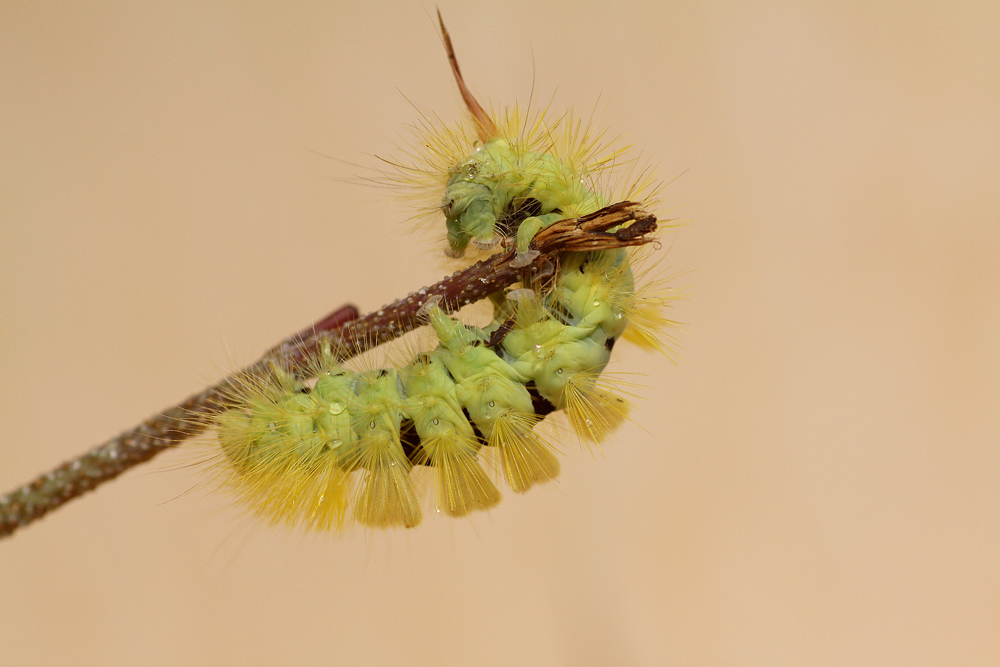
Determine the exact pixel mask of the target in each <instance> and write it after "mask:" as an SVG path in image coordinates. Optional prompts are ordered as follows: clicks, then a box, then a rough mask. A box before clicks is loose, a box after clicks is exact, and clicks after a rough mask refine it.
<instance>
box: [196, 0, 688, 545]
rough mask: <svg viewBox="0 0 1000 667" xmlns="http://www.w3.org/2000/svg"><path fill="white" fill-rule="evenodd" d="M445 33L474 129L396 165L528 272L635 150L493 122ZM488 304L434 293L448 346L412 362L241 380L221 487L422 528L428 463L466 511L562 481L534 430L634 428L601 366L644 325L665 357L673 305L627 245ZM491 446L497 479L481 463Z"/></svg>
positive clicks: (336, 364)
mask: <svg viewBox="0 0 1000 667" xmlns="http://www.w3.org/2000/svg"><path fill="white" fill-rule="evenodd" d="M439 17H440V15H439ZM441 30H442V34H443V37H444V42H445V48H446V51H447V54H448V58H449V61H450V63H451V66H452V71H453V73H454V76H455V79H456V82H457V83H458V86H459V89H460V91H461V93H462V97H463V99H464V100H465V103H466V106H467V108H468V111H469V113H470V117H471V124H466V125H464V126H462V127H460V128H451V129H448V128H438V129H434V130H432V129H431V128H424V129H423V130H422V136H421V143H422V144H423V145H425V146H427V147H428V149H429V151H430V154H429V156H428V157H427V158H426V164H425V165H424V166H423V167H414V166H404V165H396V166H397V167H398V168H399V171H400V174H401V180H407V181H411V182H416V183H417V184H418V185H423V186H428V185H429V184H430V183H431V182H432V183H433V187H434V189H436V192H437V193H439V194H437V195H436V196H437V197H438V198H439V199H438V202H439V205H438V206H437V210H439V211H440V212H441V213H443V214H444V218H445V227H446V229H447V238H448V245H449V248H448V253H449V254H450V255H452V256H454V257H461V256H462V255H463V254H464V253H465V252H466V250H467V249H468V248H469V247H470V246H472V247H476V248H494V247H496V246H498V245H500V244H506V245H508V247H509V245H510V244H513V245H514V247H515V251H516V259H515V260H514V262H513V263H512V264H513V265H514V266H518V265H527V264H530V263H531V261H532V260H533V259H534V258H535V256H537V251H535V250H533V249H532V240H533V239H534V237H535V236H536V235H537V234H538V232H539V231H541V230H543V229H545V228H547V227H548V226H550V225H552V224H553V223H555V222H557V221H560V220H564V219H567V218H575V217H580V216H584V215H587V214H590V213H593V212H595V211H597V210H599V209H601V208H603V207H605V206H607V205H608V204H609V203H610V201H612V200H611V198H610V197H609V196H608V195H607V194H606V193H604V194H602V193H600V192H599V191H598V188H597V187H596V186H595V182H596V181H595V177H596V175H597V174H600V173H602V172H603V171H605V170H609V169H611V168H612V167H614V166H616V165H619V164H621V163H622V161H621V159H620V156H621V154H622V152H621V151H618V150H613V151H608V150H605V149H603V148H601V147H600V146H599V145H598V142H597V139H599V138H600V133H598V134H597V135H594V134H592V133H590V132H589V130H587V129H581V127H580V126H579V125H578V124H574V123H573V122H572V120H571V119H569V118H568V117H563V118H561V119H558V120H556V121H552V122H549V121H548V120H546V118H545V117H544V114H541V115H539V116H537V117H535V118H534V120H532V121H530V122H526V121H525V120H524V118H523V117H522V116H521V114H519V113H518V112H517V111H516V110H512V111H508V112H506V113H504V114H503V116H502V117H501V118H500V120H499V121H498V120H495V118H494V115H491V114H489V113H487V112H486V111H485V110H484V109H483V107H482V106H480V105H479V103H478V102H477V101H476V100H475V98H474V97H473V96H472V94H471V92H469V89H468V87H467V86H466V84H465V82H464V80H463V78H462V75H461V72H460V70H459V67H458V61H457V59H456V58H455V54H454V50H453V48H452V45H451V39H450V37H449V35H448V33H447V30H446V29H445V27H444V24H443V22H442V23H441ZM428 173H429V175H428ZM643 178H645V172H643ZM631 187H632V190H631V191H630V192H629V194H634V193H635V192H636V191H638V190H642V189H643V187H642V185H639V184H637V183H632V184H631ZM441 193H443V194H441ZM657 289H658V287H657ZM490 298H491V301H492V302H493V309H494V319H493V321H492V322H491V323H490V324H489V325H488V326H486V327H483V328H479V327H474V326H471V325H468V324H464V323H462V322H460V321H458V320H456V319H454V318H452V317H451V316H449V315H448V314H447V313H446V312H445V311H444V310H443V309H442V308H441V307H440V305H439V298H435V297H432V298H430V299H428V300H427V301H426V302H425V303H424V305H423V306H422V307H421V309H420V311H419V313H418V318H420V320H421V322H424V323H426V324H427V325H428V326H429V327H430V329H431V330H432V331H433V333H434V335H435V337H436V339H437V345H436V347H434V348H433V349H430V350H424V351H421V352H419V353H417V354H415V356H413V358H412V359H411V360H410V361H409V362H408V363H406V364H405V365H401V366H400V367H398V368H370V369H366V370H350V369H348V368H345V367H344V366H343V365H341V360H342V359H344V358H347V357H349V356H350V354H349V350H343V349H336V348H334V347H333V346H332V345H329V344H328V345H327V346H326V347H325V348H324V349H323V350H322V351H321V353H320V355H319V358H317V359H315V360H313V361H312V362H311V363H310V364H309V365H308V367H307V368H306V369H305V370H304V371H303V370H302V369H293V368H291V367H284V366H278V365H275V366H274V367H273V368H272V369H271V370H272V372H271V373H269V374H254V375H246V376H244V377H242V378H241V380H240V382H238V383H237V385H236V389H234V390H233V392H232V395H231V396H230V400H229V406H228V408H227V409H225V410H223V411H221V412H220V413H219V414H217V415H215V417H214V419H213V425H214V427H215V431H216V434H217V441H218V446H219V448H220V449H221V455H220V456H218V457H216V458H217V460H218V461H219V464H218V465H217V467H216V471H217V474H218V475H219V477H220V478H221V481H222V483H223V484H224V485H225V486H227V487H229V488H231V489H232V490H233V491H234V492H235V494H236V495H237V496H238V498H239V499H240V500H241V502H242V503H243V504H244V505H245V506H247V507H248V508H250V509H251V510H252V511H253V512H254V513H255V514H257V515H258V516H259V517H261V518H262V519H264V520H265V521H267V522H270V523H282V524H287V525H292V526H300V527H302V528H305V529H308V530H320V531H325V530H336V529H340V528H342V527H343V526H345V525H347V524H348V523H349V522H351V521H355V522H357V523H359V524H362V525H365V526H370V527H379V528H383V527H396V526H402V527H412V526H416V525H417V524H419V523H420V521H421V503H420V501H419V499H418V494H417V492H416V490H415V487H414V483H413V480H412V477H413V476H412V474H411V473H412V471H413V469H414V468H416V467H425V468H427V469H429V470H430V472H431V473H432V477H433V480H434V487H435V490H436V491H435V503H436V506H437V507H438V508H439V509H440V510H442V511H443V512H444V513H446V514H448V515H450V516H456V517H460V516H466V515H468V514H469V513H471V512H473V511H479V510H485V509H489V508H491V507H493V506H495V505H496V504H497V503H498V502H500V499H501V493H500V491H499V490H498V488H497V484H496V483H495V482H496V481H497V477H500V476H502V478H503V479H504V481H505V482H506V484H507V485H508V486H509V487H510V488H511V490H513V491H514V492H515V493H523V492H525V491H527V490H528V489H530V488H531V487H532V486H534V485H536V484H540V483H543V482H547V481H549V480H552V479H554V478H555V477H557V476H558V474H559V460H558V458H557V457H556V455H555V450H554V448H553V446H552V444H551V443H550V442H549V441H548V440H547V439H546V438H545V437H543V435H542V434H540V433H539V431H538V429H537V428H536V426H537V425H538V423H539V422H540V421H541V420H542V419H543V418H544V417H545V416H546V415H548V414H549V413H552V412H556V411H565V412H566V413H567V415H568V417H569V423H570V425H571V426H572V427H573V429H574V430H575V432H576V433H577V435H578V437H579V438H580V440H581V441H583V442H601V441H603V440H605V439H606V438H607V437H608V435H609V434H610V433H611V432H612V431H614V430H615V429H616V428H617V427H618V426H620V425H621V423H622V422H623V421H624V420H625V419H626V418H627V416H628V412H629V408H630V406H631V404H630V402H629V401H628V400H626V399H625V398H624V397H622V396H620V395H619V394H618V393H617V392H616V387H615V386H614V383H613V382H612V381H610V380H609V379H608V378H607V376H606V375H602V373H603V371H604V369H605V367H606V365H607V364H608V361H609V359H610V355H611V351H612V349H613V348H614V346H615V343H616V341H617V340H618V339H619V338H621V337H622V336H623V335H624V334H625V333H626V331H628V330H629V328H630V327H631V328H636V325H639V328H640V331H639V332H638V338H639V339H640V340H641V341H645V342H646V344H647V345H652V346H654V347H660V349H664V342H663V340H664V338H665V337H666V334H665V333H664V328H665V327H668V326H671V325H672V324H673V323H672V322H670V321H669V320H667V319H666V318H665V317H664V316H663V315H662V314H661V310H662V308H663V306H665V305H668V304H667V303H666V300H667V299H668V298H669V297H667V296H664V295H663V294H661V293H657V294H650V293H649V290H645V289H644V288H637V287H636V280H635V277H634V275H633V270H632V263H631V258H630V255H629V253H628V251H626V250H624V249H616V250H603V251H592V252H574V253H567V254H565V255H564V256H563V257H562V258H561V259H560V261H559V263H558V266H556V267H555V268H554V269H553V271H552V272H551V274H550V275H548V276H545V277H544V279H543V278H542V277H540V276H538V275H537V274H536V276H535V278H533V279H530V280H529V279H528V278H525V282H524V283H522V284H521V286H520V287H519V288H517V289H513V290H508V291H502V292H497V293H495V294H493V295H491V297H490ZM643 325H645V326H643ZM484 448H486V451H492V452H493V453H494V454H495V457H494V458H495V461H496V468H497V474H496V475H492V476H491V475H489V474H487V472H486V470H484V468H483V467H482V465H481V459H482V458H483V456H482V455H483V453H484Z"/></svg>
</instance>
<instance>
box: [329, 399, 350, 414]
mask: <svg viewBox="0 0 1000 667" xmlns="http://www.w3.org/2000/svg"><path fill="white" fill-rule="evenodd" d="M346 409H347V406H345V405H344V404H343V403H340V402H338V401H334V402H333V403H331V404H330V407H329V408H328V410H329V411H330V414H331V415H339V414H341V413H343V412H344V410H346Z"/></svg>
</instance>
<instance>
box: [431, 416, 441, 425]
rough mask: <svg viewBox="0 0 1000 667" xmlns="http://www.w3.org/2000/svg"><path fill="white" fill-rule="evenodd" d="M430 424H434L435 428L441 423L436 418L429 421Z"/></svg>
mask: <svg viewBox="0 0 1000 667" xmlns="http://www.w3.org/2000/svg"><path fill="white" fill-rule="evenodd" d="M431 423H432V424H434V425H435V426H437V425H438V424H440V423H441V420H440V419H438V418H437V417H435V418H434V419H432V420H431Z"/></svg>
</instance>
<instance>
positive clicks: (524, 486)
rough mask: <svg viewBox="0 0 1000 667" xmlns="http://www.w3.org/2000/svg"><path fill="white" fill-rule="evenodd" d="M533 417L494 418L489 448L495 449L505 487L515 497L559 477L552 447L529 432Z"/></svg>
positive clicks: (511, 416)
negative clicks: (505, 483) (512, 492)
mask: <svg viewBox="0 0 1000 667" xmlns="http://www.w3.org/2000/svg"><path fill="white" fill-rule="evenodd" d="M535 423H536V418H535V417H534V416H533V415H530V416H529V415H522V414H517V413H515V412H509V411H508V412H506V413H504V414H503V415H500V416H499V417H497V419H496V421H495V422H494V424H493V432H492V433H491V434H490V436H489V444H490V445H492V446H494V447H496V449H497V452H498V454H499V457H500V466H501V468H502V470H503V474H504V477H505V478H506V480H507V484H509V485H510V488H511V489H512V490H513V491H514V492H515V493H524V492H525V491H527V490H528V489H530V488H531V487H532V486H534V485H535V484H541V483H543V482H548V481H550V480H553V479H555V478H556V477H558V476H559V459H557V458H556V457H555V455H554V454H553V453H552V447H551V445H549V444H548V443H547V442H545V440H543V439H542V438H541V437H539V435H538V434H537V433H535V432H534V430H532V428H533V427H534V425H535Z"/></svg>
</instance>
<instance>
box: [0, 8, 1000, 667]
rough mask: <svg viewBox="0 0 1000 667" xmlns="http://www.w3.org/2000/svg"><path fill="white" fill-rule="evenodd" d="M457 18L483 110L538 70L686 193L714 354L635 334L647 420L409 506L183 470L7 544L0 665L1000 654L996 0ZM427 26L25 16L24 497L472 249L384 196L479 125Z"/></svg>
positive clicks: (676, 259)
mask: <svg viewBox="0 0 1000 667" xmlns="http://www.w3.org/2000/svg"><path fill="white" fill-rule="evenodd" d="M441 9H442V11H443V12H444V15H445V18H446V20H447V22H448V25H449V27H450V29H451V31H452V33H453V37H454V39H455V43H456V48H457V49H458V54H459V57H460V58H461V62H462V65H463V69H464V71H465V72H466V74H467V78H468V80H469V83H470V85H471V87H472V88H473V90H474V91H476V92H477V93H478V94H479V95H480V96H482V97H484V98H485V97H489V98H490V99H492V100H493V101H495V102H500V103H504V102H509V101H513V100H518V99H520V100H522V101H523V100H525V99H527V97H528V95H529V93H530V92H531V88H532V74H533V67H534V72H535V78H534V86H535V90H536V98H542V99H547V98H548V97H549V96H550V95H551V94H552V93H553V91H557V93H556V97H555V102H554V108H557V109H558V108H576V109H579V110H583V111H590V110H591V109H594V108H595V104H596V108H597V116H598V117H599V118H600V119H601V122H605V123H607V124H608V125H609V127H610V128H611V131H612V134H618V133H620V134H622V135H623V136H624V137H626V138H627V139H629V140H631V141H633V142H634V143H635V144H636V145H637V146H638V147H639V148H641V150H642V152H643V154H644V155H647V156H649V157H650V158H651V159H653V160H655V161H657V162H659V164H660V169H659V174H660V176H661V177H662V178H663V179H665V180H669V181H672V182H671V183H670V185H669V187H668V188H667V189H666V191H665V194H666V196H667V197H668V200H667V201H666V202H665V204H664V205H663V207H662V209H663V210H664V211H668V209H672V210H669V211H668V215H673V216H679V217H682V218H684V219H687V220H690V221H691V224H690V226H688V227H687V228H686V229H684V230H682V231H681V232H680V233H679V234H677V235H676V236H675V237H674V238H673V240H672V242H671V248H670V255H669V258H668V260H667V261H666V264H667V265H669V266H675V267H677V268H684V269H693V270H694V272H693V273H691V274H689V275H687V276H686V277H685V278H684V279H683V280H682V281H681V283H682V284H683V285H684V286H687V287H689V288H690V290H691V292H692V293H693V295H694V296H693V298H692V299H691V300H690V301H688V302H685V303H682V304H680V305H679V307H678V308H677V309H676V311H675V315H676V317H677V318H678V319H681V320H683V321H685V322H687V323H689V325H690V326H689V330H688V332H687V333H685V334H683V336H682V338H683V345H684V350H683V361H682V362H681V364H680V365H679V366H678V367H675V366H673V365H671V364H670V363H669V362H668V361H666V360H664V359H662V358H659V357H656V356H650V355H646V354H644V353H642V352H639V351H637V350H635V349H627V348H626V346H620V347H619V348H618V349H616V350H615V353H616V358H617V362H616V364H615V369H616V370H619V371H633V372H634V371H642V372H645V373H646V374H647V377H646V378H644V379H643V380H642V381H643V382H644V383H645V384H647V385H648V389H646V390H644V393H645V394H646V395H647V397H648V400H647V401H646V402H645V403H644V404H643V405H642V407H641V409H639V410H637V411H636V414H635V415H634V418H635V421H636V424H629V425H628V426H627V427H626V428H625V429H623V431H622V432H621V434H620V438H619V441H618V442H617V443H615V444H613V445H610V446H607V447H605V448H604V450H603V451H602V452H600V453H599V454H598V455H597V456H596V457H591V456H590V455H589V454H587V453H586V452H581V451H579V450H578V449H577V448H576V447H575V446H567V447H566V456H565V458H564V460H563V475H562V478H561V480H560V483H559V484H558V487H555V488H546V489H539V490H535V491H532V492H531V493H529V494H527V495H525V496H523V497H513V494H510V493H507V494H506V495H507V498H506V499H505V501H504V502H503V503H502V504H501V505H500V506H499V507H498V508H497V509H496V510H494V511H493V512H491V513H490V514H489V515H487V516H482V517H478V518H476V519H474V520H472V521H454V520H447V519H443V518H435V517H431V518H429V519H428V520H427V521H426V523H425V525H424V526H422V527H421V528H419V529H418V530H415V531H410V532H407V533H401V534H399V533H397V534H390V535H386V534H368V535H366V534H364V533H363V532H357V533H353V534H351V535H349V536H348V537H346V538H343V539H335V538H310V537H302V536H300V535H298V534H293V535H288V534H286V533H285V532H283V531H281V530H267V529H264V528H260V527H257V526H256V525H254V523H253V522H252V521H250V520H246V519H241V518H240V516H239V514H238V512H236V511H235V510H233V509H231V507H230V504H229V501H228V498H225V497H220V496H218V495H215V496H212V495H208V496H206V494H205V493H203V492H202V491H201V490H195V491H194V492H193V493H187V492H188V491H189V490H190V489H191V487H192V486H194V485H195V484H196V483H197V482H198V480H199V479H201V475H199V474H198V472H197V471H190V470H184V469H181V470H177V468H178V466H183V465H184V464H185V463H186V461H188V460H190V456H189V455H188V457H187V458H185V454H184V453H183V452H173V453H171V454H169V455H166V456H163V457H161V458H160V459H158V460H154V461H153V462H151V463H149V464H147V465H146V466H144V467H143V468H142V469H136V470H134V471H132V472H131V473H129V474H126V475H125V476H123V477H121V478H120V479H118V480H117V481H115V482H114V483H112V484H109V485H108V486H106V487H105V488H102V489H100V490H99V491H97V492H95V493H93V494H91V495H89V496H87V497H85V498H83V499H80V500H78V501H75V502H73V503H71V504H70V505H68V506H66V507H64V508H63V509H62V510H60V511H58V512H56V513H54V514H52V515H50V516H49V517H47V518H46V519H44V520H43V521H41V522H40V523H38V524H36V525H34V526H31V527H30V528H28V529H25V530H23V531H21V532H19V533H18V534H16V535H15V536H14V537H13V538H12V539H10V540H5V541H2V542H0V646H3V658H2V660H0V661H2V662H3V663H4V664H11V665H14V664H18V665H50V664H71V665H101V666H102V667H108V666H111V665H140V664H141V665H224V664H231V665H278V664H296V665H328V664H337V665H376V664H382V665H390V664H412V665H611V664H621V665H675V664H676V665H995V664H1000V410H998V406H1000V351H998V350H1000V345H998V343H1000V280H998V279H1000V265H998V261H997V258H998V256H1000V187H998V184H1000V178H998V177H1000V45H998V44H1000V40H998V39H997V35H998V34H1000V10H998V5H997V4H996V3H992V2H980V3H964V4H962V3H959V4H954V5H950V8H947V9H946V8H945V3H911V2H899V3H888V2H883V3H865V2H857V3H845V2H837V3H801V4H800V3H779V2H758V3H745V4H741V5H738V6H737V5H736V4H735V3H725V2H719V3H704V4H703V3H697V4H696V3H690V2H669V3H652V2H650V3H647V4H635V5H624V6H619V7H615V8H612V7H611V5H610V3H603V2H584V3H572V4H570V3H565V4H539V3H536V2H533V1H531V0H525V1H521V2H503V3H500V2H497V3H481V4H480V3H456V2H447V1H445V2H443V4H442V5H441ZM432 12H433V5H431V4H421V3H417V2H414V3H399V4H398V5H391V6H381V7H366V6H363V3H360V2H351V3H343V2H311V3H310V2H295V3H280V6H279V3H270V4H265V3H195V2H191V3H173V2H164V3H156V4H154V3H143V4H139V3H99V2H86V3H47V2H31V3H10V2H6V3H2V4H0V142H2V152H0V170H2V171H0V203H2V204H0V205H2V211H0V387H2V388H0V396H2V401H0V423H2V424H3V431H4V436H3V438H2V441H0V491H7V490H9V489H11V488H13V487H15V486H17V485H19V484H21V483H23V482H25V481H27V480H29V479H30V478H31V477H33V476H34V475H36V474H38V473H40V472H42V471H44V470H46V469H48V468H50V467H52V466H54V465H55V464H57V463H59V462H61V461H63V460H64V459H67V458H70V457H72V456H74V455H76V454H78V453H80V452H82V451H83V450H85V449H86V448H89V447H90V446H92V445H94V444H96V443H98V442H101V441H103V440H104V439H106V438H107V437H109V436H111V435H113V434H115V433H117V432H118V431H119V430H121V429H123V428H126V427H128V426H130V425H132V424H134V423H135V422H137V421H139V420H140V419H142V418H145V417H146V416H147V415H149V414H150V413H152V412H155V411H157V410H159V409H161V408H163V407H165V406H167V405H169V404H171V403H173V402H176V401H177V400H179V399H181V398H183V397H185V396H187V395H188V394H190V393H192V392H194V391H195V390H197V389H199V388H200V387H201V386H202V385H203V384H205V383H207V382H209V381H211V380H213V379H215V378H216V377H218V375H219V373H220V372H221V370H222V369H226V368H231V367H232V366H233V364H235V363H237V362H240V361H246V360H249V359H252V358H256V356H257V355H259V354H260V353H262V352H263V351H264V350H265V349H266V348H267V347H268V346H269V345H270V344H271V343H273V342H275V341H277V340H279V339H280V338H282V337H283V336H285V335H286V334H288V333H291V332H292V331H294V330H297V329H298V328H300V327H302V326H304V325H306V324H308V323H309V322H311V321H313V320H314V319H316V318H317V317H319V316H321V315H323V314H324V313H326V312H327V311H328V310H330V309H332V308H334V307H336V306H338V305H340V304H341V303H343V302H345V301H353V302H356V303H357V304H358V305H359V306H361V307H362V308H363V309H366V310H367V309H372V308H376V307H378V306H379V305H381V304H382V303H384V302H387V301H391V300H392V299H393V298H395V297H397V296H401V295H403V294H405V293H406V292H408V291H410V290H411V289H415V288H416V287H419V286H421V285H423V284H425V283H429V282H432V281H434V280H436V279H437V278H439V277H440V276H441V275H443V272H444V270H443V268H442V266H441V264H440V263H439V262H438V261H437V259H436V258H437V257H439V250H438V249H437V248H432V247H431V246H430V245H429V240H428V239H427V237H426V236H423V235H419V234H410V233H408V232H407V227H406V226H405V225H401V224H400V221H401V220H403V219H404V218H405V217H406V216H407V215H408V213H407V209H406V207H405V205H404V204H403V203H401V202H400V201H398V200H397V199H394V198H393V196H392V193H391V192H388V191H386V190H383V189H378V188H371V187H365V186H364V185H362V184H359V183H358V181H359V178H358V177H359V176H361V177H363V176H365V175H366V169H368V168H371V167H373V166H377V164H378V161H377V159H376V158H375V157H374V156H375V155H389V154H393V153H394V152H398V151H396V149H395V148H394V147H395V146H396V145H398V144H399V143H400V142H401V140H402V137H404V136H405V125H406V124H407V123H412V122H414V121H415V120H416V118H417V113H418V111H417V110H421V111H426V112H433V113H438V114H440V115H441V116H442V117H443V118H446V119H448V118H456V117H458V114H459V103H460V100H459V97H458V95H457V93H456V91H455V90H454V87H453V83H452V81H451V80H450V74H449V72H448V68H447V64H446V61H445V58H444V55H443V53H442V49H441V46H440V43H439V40H438V36H437V34H436V31H435V26H434V24H433V21H432V19H431V18H430V15H431V13H432ZM411 103H412V105H411ZM414 107H415V108H414Z"/></svg>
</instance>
